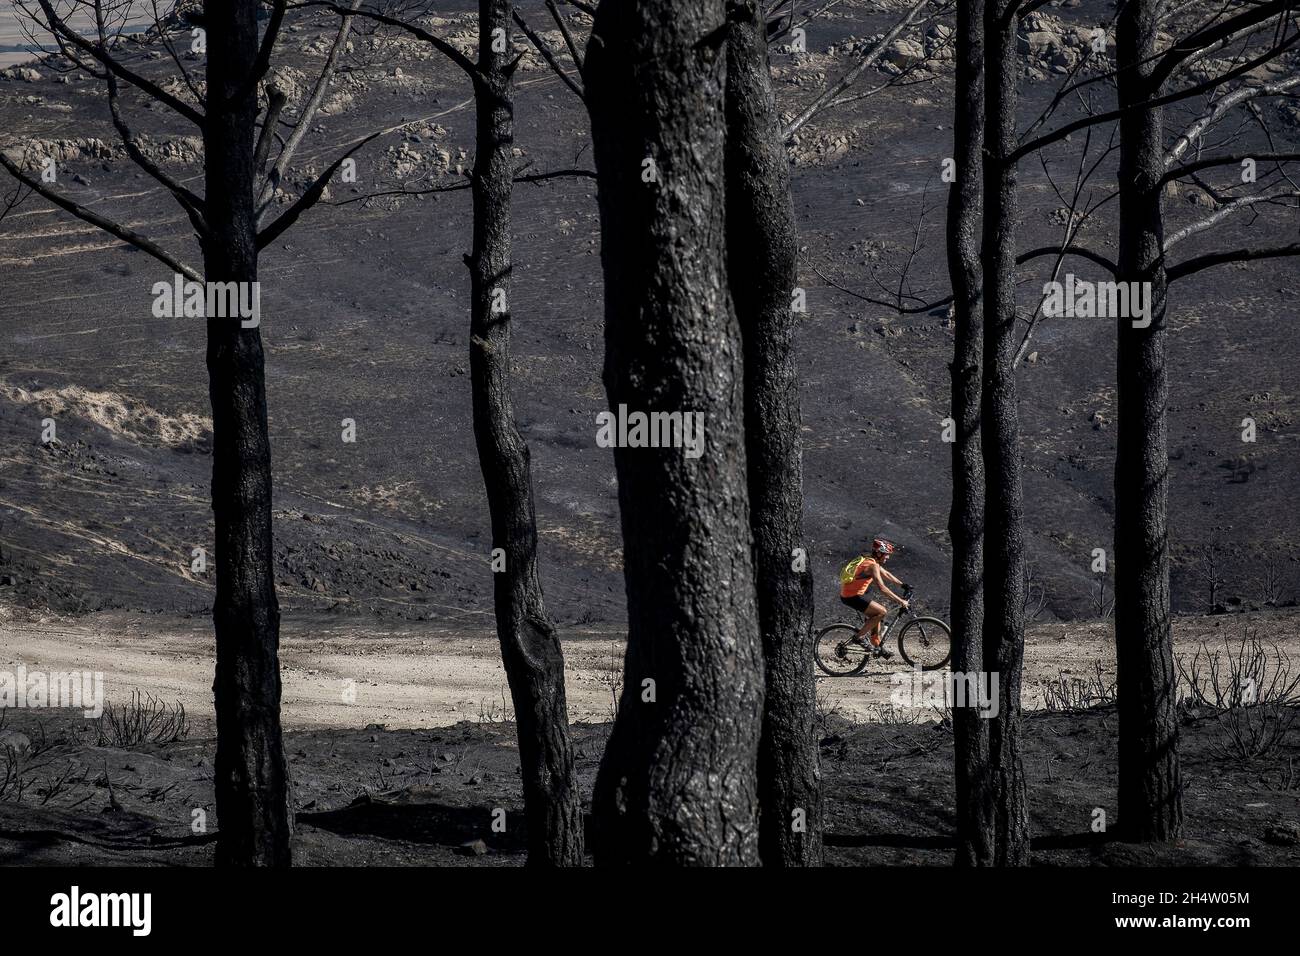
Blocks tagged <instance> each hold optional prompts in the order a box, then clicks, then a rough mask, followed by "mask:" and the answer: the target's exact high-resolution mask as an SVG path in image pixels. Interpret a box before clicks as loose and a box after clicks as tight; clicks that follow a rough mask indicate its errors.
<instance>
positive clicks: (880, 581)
mask: <svg viewBox="0 0 1300 956" xmlns="http://www.w3.org/2000/svg"><path fill="white" fill-rule="evenodd" d="M885 573H886V572H885V571H884V569H883V568H881V566H880V565H878V564H877V565H876V570H875V573H874V574H873V575H872V577H874V578H875V580H876V586H877V587H879V588H880V591H881V593H882V594H884V595H885V597H887V598H891V599H892V600H893V601H894V603H895V604H906V603H907V602H906V601H905V600H903V599H902V598H901V597H899V596H898V595H897V594H895V593H894V592H893V591H891V590H889V586H888V585H886V584H885ZM889 576H890V577H891V578H893V580H894V582H895V583H897V582H898V579H897V578H894V576H893V575H892V574H891V575H889Z"/></svg>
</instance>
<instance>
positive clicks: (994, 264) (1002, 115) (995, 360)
mask: <svg viewBox="0 0 1300 956" xmlns="http://www.w3.org/2000/svg"><path fill="white" fill-rule="evenodd" d="M1016 7H1017V0H986V2H985V6H984V43H985V46H984V63H985V67H984V75H985V93H984V97H985V99H984V117H985V119H984V124H985V125H984V170H983V179H984V221H983V230H982V236H983V250H982V255H983V260H982V273H983V275H982V279H983V283H982V289H983V305H984V315H985V328H984V344H983V363H984V364H983V369H982V374H981V379H982V381H981V396H980V444H981V449H980V451H981V455H982V457H983V461H984V479H985V493H984V521H985V524H984V622H983V628H982V637H983V644H984V650H983V654H984V670H985V671H987V672H989V673H990V674H997V675H998V695H999V700H998V712H997V716H996V717H993V718H991V719H989V720H988V721H987V723H988V768H987V773H988V774H989V783H988V786H989V788H990V791H989V794H988V795H987V796H986V797H985V798H984V799H988V798H989V797H991V803H992V812H993V836H994V843H993V848H992V858H991V860H990V862H992V863H993V864H995V865H998V866H1022V865H1025V864H1027V863H1028V862H1029V813H1028V807H1027V802H1026V793H1025V776H1024V767H1023V765H1022V760H1021V756H1020V723H1021V714H1020V681H1021V672H1022V669H1023V663H1024V649H1025V612H1024V597H1023V594H1022V593H1021V591H1022V588H1023V586H1024V572H1025V542H1024V534H1025V532H1024V501H1023V492H1022V490H1021V471H1022V467H1021V461H1020V454H1021V449H1020V421H1019V410H1018V408H1017V403H1018V398H1017V391H1016V380H1015V366H1014V362H1015V332H1016V263H1017V250H1016V216H1017V214H1018V209H1019V203H1018V199H1019V197H1018V194H1017V166H1016V163H1015V161H1014V160H1013V159H1012V154H1013V152H1014V150H1015V148H1016V132H1017V123H1016V100H1017V95H1016V94H1017V90H1016V82H1017V76H1018V74H1019V64H1018V61H1017V58H1016Z"/></svg>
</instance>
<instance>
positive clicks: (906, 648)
mask: <svg viewBox="0 0 1300 956" xmlns="http://www.w3.org/2000/svg"><path fill="white" fill-rule="evenodd" d="M898 653H900V654H901V655H903V660H905V661H907V663H908V664H909V665H911V666H912V667H919V668H921V670H923V671H937V670H938V669H939V668H941V667H943V666H944V665H945V664H947V663H948V658H949V657H951V656H952V632H951V631H950V630H948V625H947V624H945V623H943V621H941V620H939V619H938V618H937V617H917V618H913V619H912V620H910V621H908V622H907V623H906V624H904V625H903V629H902V630H901V631H900V632H899V634H898Z"/></svg>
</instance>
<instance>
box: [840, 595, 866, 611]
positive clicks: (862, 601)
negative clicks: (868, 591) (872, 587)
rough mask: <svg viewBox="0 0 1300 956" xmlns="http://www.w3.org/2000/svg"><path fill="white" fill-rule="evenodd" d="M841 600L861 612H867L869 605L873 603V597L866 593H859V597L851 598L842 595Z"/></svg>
mask: <svg viewBox="0 0 1300 956" xmlns="http://www.w3.org/2000/svg"><path fill="white" fill-rule="evenodd" d="M840 600H841V601H842V602H844V604H846V605H847V606H849V607H851V608H853V610H855V611H857V612H858V613H859V614H866V613H867V605H869V604H870V603H871V599H870V598H869V597H867V596H866V595H865V594H859V595H858V596H857V597H851V598H846V597H842V598H840Z"/></svg>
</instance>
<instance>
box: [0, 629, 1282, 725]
mask: <svg viewBox="0 0 1300 956" xmlns="http://www.w3.org/2000/svg"><path fill="white" fill-rule="evenodd" d="M1247 625H1249V626H1251V627H1252V628H1254V629H1255V630H1256V631H1257V632H1258V634H1259V636H1260V637H1261V638H1262V639H1263V640H1265V641H1266V642H1277V643H1278V645H1279V647H1281V648H1282V649H1283V650H1284V651H1286V652H1287V653H1288V654H1289V656H1290V657H1291V659H1292V660H1300V637H1298V635H1297V631H1298V630H1300V628H1297V618H1296V616H1295V615H1283V614H1271V615H1264V614H1256V615H1233V616H1219V617H1206V618H1182V619H1179V620H1178V623H1177V625H1176V631H1175V634H1176V644H1177V649H1178V652H1179V653H1181V654H1191V653H1192V652H1194V651H1195V649H1196V648H1197V647H1198V646H1200V645H1201V644H1202V643H1203V642H1204V643H1207V644H1208V645H1209V647H1210V649H1211V650H1214V649H1218V650H1222V649H1223V647H1224V640H1225V638H1226V639H1228V640H1232V641H1237V640H1240V637H1241V634H1242V631H1243V627H1245V626H1247ZM1109 631H1110V628H1109V625H1108V624H1092V623H1090V624H1051V625H1045V626H1041V627H1036V628H1034V629H1032V630H1031V631H1030V633H1029V635H1028V637H1027V640H1026V652H1025V656H1026V674H1025V688H1026V691H1025V696H1026V700H1025V703H1026V706H1029V707H1041V706H1042V703H1043V684H1044V683H1045V682H1048V681H1054V680H1057V679H1059V678H1060V677H1062V676H1064V677H1065V678H1066V679H1067V681H1071V680H1073V679H1075V678H1078V679H1080V680H1082V681H1085V682H1089V683H1091V682H1093V681H1094V680H1095V678H1096V676H1097V670H1096V669H1097V664H1098V662H1100V663H1101V668H1102V670H1101V674H1102V680H1103V682H1104V683H1108V682H1109V681H1111V680H1113V677H1114V649H1113V642H1112V640H1111V637H1110V633H1109ZM564 637H565V641H564V650H565V656H566V665H567V678H568V699H569V714H570V717H571V718H572V719H573V720H575V721H605V720H608V719H609V718H610V716H611V714H612V712H613V701H614V692H615V689H616V687H617V685H618V681H619V677H620V670H621V666H622V635H621V634H619V633H615V632H611V631H594V630H590V631H576V632H574V631H567V632H566V633H565V634H564ZM213 658H214V647H213V638H212V633H211V626H210V622H209V621H208V620H207V619H206V618H205V617H201V616H196V617H190V618H185V617H167V616H163V615H157V614H138V613H126V612H109V613H101V614H94V615H89V616H84V617H60V616H54V615H50V614H38V613H34V612H28V611H16V610H12V609H7V608H0V670H9V671H13V670H15V669H16V668H17V667H18V665H20V664H21V665H25V666H26V667H27V669H28V671H32V670H37V669H40V670H45V671H86V670H89V671H102V672H103V674H104V693H105V697H106V698H107V699H108V700H109V701H114V700H121V699H124V698H126V697H128V696H129V695H130V694H131V692H132V691H135V690H139V691H143V692H146V693H149V694H152V695H154V696H155V697H160V698H163V699H165V700H168V701H176V700H179V701H180V702H181V703H183V704H184V705H185V708H186V710H187V711H188V712H189V713H190V714H191V715H192V716H193V717H194V718H195V719H196V720H200V721H202V720H205V719H209V718H210V717H211V714H212V690H211V688H212V662H213ZM281 660H282V664H283V677H284V711H283V713H284V722H285V726H286V728H289V729H317V728H326V727H343V728H349V727H350V728H357V727H364V726H366V725H367V724H371V723H382V724H387V725H388V726H389V727H392V728H414V727H437V726H446V725H450V724H454V723H456V722H457V721H461V720H498V719H501V718H503V717H507V716H510V705H509V699H510V693H509V689H508V687H507V686H506V680H505V672H504V671H503V670H502V667H501V661H500V653H499V648H498V645H497V640H496V635H495V633H493V632H492V631H489V630H486V629H484V630H466V629H459V630H454V631H453V630H442V629H433V628H428V627H420V626H419V625H417V624H397V625H390V624H388V623H383V624H374V623H369V622H367V621H365V620H358V619H357V618H354V617H317V618H315V619H311V620H304V619H301V618H290V619H286V621H285V622H284V625H283V630H282V654H281ZM903 671H904V667H903V665H901V664H898V663H897V662H891V663H890V664H889V665H888V666H881V665H875V666H873V667H872V668H871V669H870V670H869V671H868V673H867V674H865V675H863V676H859V677H850V678H836V679H832V678H826V677H819V678H818V682H817V693H818V698H819V701H820V706H821V707H823V708H824V709H829V708H838V711H839V713H841V714H842V715H844V716H847V717H853V718H857V719H861V720H878V719H888V718H889V717H890V714H889V706H890V694H891V690H892V687H893V684H892V682H891V680H890V675H892V674H895V673H900V672H903Z"/></svg>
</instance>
